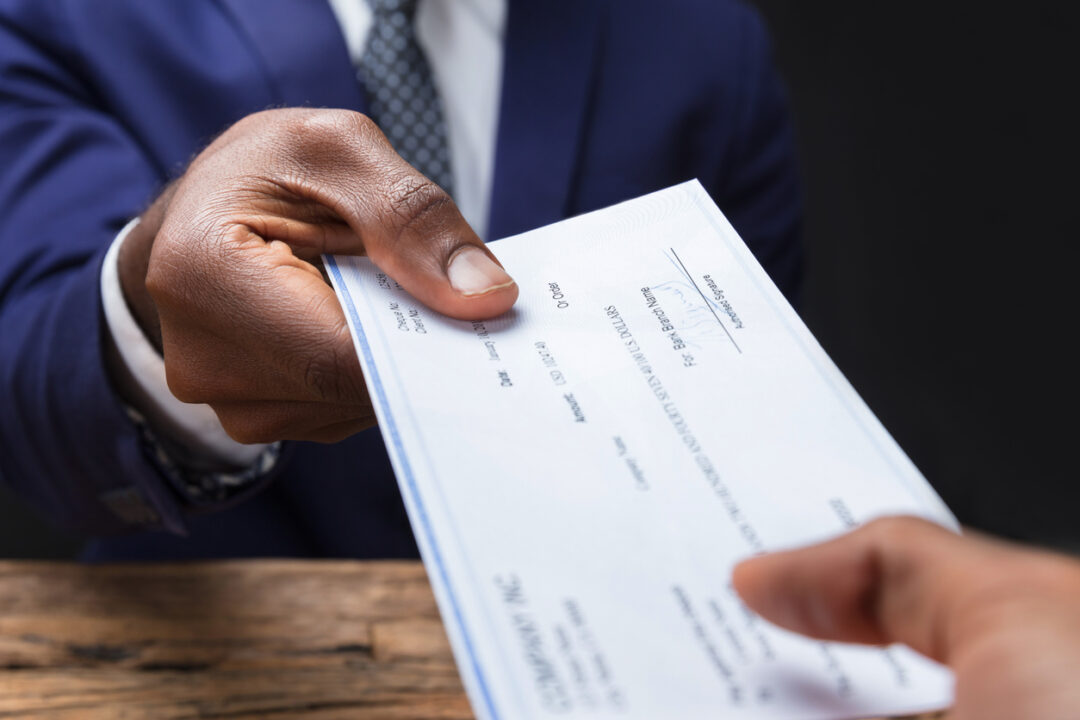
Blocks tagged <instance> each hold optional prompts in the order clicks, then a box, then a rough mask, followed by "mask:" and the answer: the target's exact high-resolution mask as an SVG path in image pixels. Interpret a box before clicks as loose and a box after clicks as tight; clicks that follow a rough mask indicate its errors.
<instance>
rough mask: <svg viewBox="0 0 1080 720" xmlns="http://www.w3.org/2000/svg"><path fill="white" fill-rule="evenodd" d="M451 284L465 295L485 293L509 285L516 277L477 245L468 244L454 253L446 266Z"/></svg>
mask: <svg viewBox="0 0 1080 720" xmlns="http://www.w3.org/2000/svg"><path fill="white" fill-rule="evenodd" d="M446 276H447V277H448V278H449V279H450V286H451V287H452V288H454V289H455V290H457V291H458V292H459V293H461V294H462V295H465V296H467V297H468V296H472V295H484V294H485V293H489V292H492V291H494V290H498V289H500V288H504V287H509V286H511V285H513V284H514V279H513V278H512V277H510V276H509V275H507V274H506V271H505V270H503V269H502V268H501V267H499V266H498V264H497V263H495V262H494V261H493V260H492V259H491V258H489V257H488V256H487V254H486V253H485V252H484V251H483V250H481V249H480V248H478V247H476V246H475V245H466V246H465V247H463V248H462V249H461V250H458V251H457V252H456V253H454V256H453V257H452V258H450V264H449V265H448V266H447V268H446Z"/></svg>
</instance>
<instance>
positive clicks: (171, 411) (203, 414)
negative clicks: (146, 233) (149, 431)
mask: <svg viewBox="0 0 1080 720" xmlns="http://www.w3.org/2000/svg"><path fill="white" fill-rule="evenodd" d="M138 224H139V218H135V219H134V220H132V221H131V222H129V223H128V224H127V225H125V226H124V229H123V230H121V231H120V233H119V234H118V235H117V236H116V238H115V239H114V240H113V243H112V246H110V247H109V252H108V253H107V254H106V255H105V263H104V265H102V266H101V301H102V304H103V306H104V309H105V323H106V325H108V328H109V333H110V334H111V335H112V337H113V341H114V342H115V343H116V347H117V349H118V350H119V352H120V357H121V359H122V360H123V362H124V365H126V366H127V369H128V371H129V372H130V373H131V375H132V377H133V378H134V379H135V382H136V383H137V384H138V385H139V387H140V388H141V389H142V390H143V393H144V396H145V398H146V401H147V402H149V403H150V404H151V405H152V407H148V408H136V409H137V410H139V411H141V412H142V413H143V414H144V415H147V414H150V415H152V416H156V417H162V418H164V419H165V420H167V421H168V422H169V423H170V427H169V428H168V432H169V435H170V436H171V437H173V438H174V439H175V440H177V441H179V442H180V444H181V445H183V446H184V447H186V448H187V449H189V450H190V451H192V452H193V453H195V454H197V455H205V456H206V457H207V459H210V460H215V461H221V462H222V463H228V464H230V465H234V466H241V467H244V466H248V465H251V464H252V463H254V462H255V461H256V460H257V459H258V457H259V456H260V454H262V452H263V451H264V450H266V448H267V447H268V446H267V445H244V444H241V443H238V442H236V441H235V440H233V439H232V438H231V437H229V435H228V433H226V432H225V428H223V427H222V426H221V421H219V420H218V417H217V414H215V413H214V411H213V409H211V407H210V406H209V405H196V404H190V403H184V402H180V401H179V400H177V399H176V397H175V396H173V394H172V393H171V392H170V391H169V385H168V383H167V382H166V380H165V361H164V360H163V359H162V358H161V356H160V355H158V352H157V350H155V349H154V346H153V345H151V344H150V341H149V340H147V339H146V336H145V335H144V334H143V331H142V328H140V327H139V324H138V323H137V322H136V321H135V317H134V316H133V315H132V314H131V310H130V309H129V308H128V305H127V301H126V300H125V299H124V291H123V289H122V288H121V287H120V271H119V267H118V264H117V263H118V258H119V254H120V245H121V244H123V242H124V239H125V238H126V237H127V236H128V233H130V232H131V230H132V228H134V227H135V226H136V225H138Z"/></svg>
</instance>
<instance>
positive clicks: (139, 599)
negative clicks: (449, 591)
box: [0, 561, 473, 720]
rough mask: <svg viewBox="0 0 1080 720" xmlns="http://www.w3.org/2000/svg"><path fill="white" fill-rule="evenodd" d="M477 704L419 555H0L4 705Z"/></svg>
mask: <svg viewBox="0 0 1080 720" xmlns="http://www.w3.org/2000/svg"><path fill="white" fill-rule="evenodd" d="M300 717H303V718H308V719H311V720H323V719H327V718H364V719H368V718H393V719H396V720H410V719H413V718H416V719H419V718H424V719H432V720H434V719H447V718H472V717H473V715H472V712H471V711H470V709H469V704H468V701H467V700H466V698H465V693H464V691H463V689H462V686H461V682H460V679H459V678H458V674H457V670H456V668H455V665H454V661H453V658H452V656H451V654H450V647H449V645H448V643H447V640H446V635H445V633H444V632H443V627H442V624H441V622H440V621H439V616H438V612H437V610H436V607H435V599H434V597H433V596H432V593H431V588H430V587H429V585H428V582H427V576H426V575H425V574H424V569H423V566H421V565H420V564H419V563H413V562H337V561H334V562H329V561H228V562H214V563H195V564H184V565H168V564H164V565H121V566H104V567H87V566H81V565H74V564H67V563H26V562H2V561H0V718H48V719H49V720H60V719H63V720H75V719H76V718H78V719H79V720H83V719H85V718H90V719H98V718H117V719H119V718H124V719H128V718H166V719H170V720H171V719H174V718H176V719H178V718H230V719H246V718H273V719H275V720H279V719H284V718H300Z"/></svg>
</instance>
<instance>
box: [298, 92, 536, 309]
mask: <svg viewBox="0 0 1080 720" xmlns="http://www.w3.org/2000/svg"><path fill="white" fill-rule="evenodd" d="M331 119H333V118H331ZM345 119H346V120H347V122H346V123H345V128H346V133H345V136H346V139H345V141H341V140H340V137H339V142H337V143H335V144H331V145H330V147H332V148H337V149H338V152H337V153H336V154H335V155H334V156H333V157H332V158H331V160H327V159H326V157H325V152H320V153H319V159H318V160H317V161H315V162H316V163H317V164H321V165H323V166H332V167H333V171H331V172H330V173H327V175H333V176H334V181H336V182H331V185H334V186H336V187H335V191H334V192H323V193H322V194H323V199H324V201H326V203H327V204H328V205H330V206H331V207H332V208H333V209H334V210H336V211H337V212H338V214H339V215H340V216H341V218H342V219H343V220H344V221H345V223H346V224H347V225H348V226H349V228H350V229H351V230H352V231H353V233H355V236H356V237H358V238H359V239H360V242H361V245H362V252H363V253H364V254H366V255H367V256H368V257H370V258H371V260H372V262H374V263H375V264H376V265H377V266H378V267H379V268H380V269H381V270H383V271H384V272H385V273H386V274H387V275H389V276H390V277H392V278H393V279H394V280H395V281H397V282H398V283H399V284H400V285H401V286H402V287H403V288H404V289H405V290H406V291H408V292H409V293H410V294H411V295H412V296H413V297H415V298H416V299H418V300H419V301H420V302H422V303H424V304H425V305H427V306H428V307H430V308H432V309H434V310H437V311H439V312H441V313H443V314H444V315H449V316H451V317H455V318H459V319H464V320H480V319H484V318H490V317H494V316H496V315H500V314H502V313H504V312H506V311H507V310H509V309H510V307H511V306H512V305H513V304H514V301H515V300H517V296H518V287H517V284H516V283H515V282H514V280H513V278H511V277H510V275H509V274H508V273H507V272H506V271H505V270H504V269H503V267H502V265H501V264H500V263H499V262H498V260H496V259H495V256H494V255H493V254H492V253H491V251H490V250H488V249H487V246H485V245H484V242H483V241H482V240H481V239H480V238H479V237H478V236H477V234H476V233H475V232H474V231H473V229H472V228H471V227H470V226H469V224H468V223H467V222H465V218H464V217H462V215H461V212H460V211H459V210H458V207H457V205H455V204H454V201H453V200H452V199H451V198H450V196H449V195H448V194H447V193H446V192H444V191H443V189H442V188H440V187H439V186H438V185H436V184H435V183H433V182H432V181H431V180H429V179H428V178H426V177H424V175H423V174H422V173H420V172H419V171H418V170H416V169H415V168H414V167H412V166H411V165H410V164H409V163H408V162H406V161H405V160H404V159H403V158H402V157H401V156H400V155H398V154H397V153H396V152H395V151H394V149H393V148H392V147H391V145H390V143H389V141H388V140H387V139H386V136H384V135H383V134H382V132H381V131H380V130H379V129H378V127H376V126H375V124H374V123H373V122H372V121H371V120H370V119H369V118H366V117H364V116H362V115H359V114H356V113H352V114H348V115H346V116H345ZM321 150H322V148H321V147H320V151H321ZM324 177H325V176H324ZM320 249H321V251H323V252H346V253H350V252H353V253H355V252H357V250H359V248H356V247H355V246H354V247H349V246H348V244H347V243H346V244H344V245H338V246H337V247H333V246H332V245H327V246H324V247H322V248H320Z"/></svg>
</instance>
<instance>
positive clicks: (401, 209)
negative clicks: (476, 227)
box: [386, 173, 454, 236]
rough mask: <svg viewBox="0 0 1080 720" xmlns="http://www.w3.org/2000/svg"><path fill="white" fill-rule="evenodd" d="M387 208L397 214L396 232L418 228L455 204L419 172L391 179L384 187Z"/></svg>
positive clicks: (399, 233)
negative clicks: (385, 187) (392, 180)
mask: <svg viewBox="0 0 1080 720" xmlns="http://www.w3.org/2000/svg"><path fill="white" fill-rule="evenodd" d="M386 204H387V209H388V210H389V211H390V212H391V213H392V214H393V215H394V216H395V217H396V218H397V220H398V223H397V227H398V235H399V236H400V235H401V234H402V233H405V232H408V231H410V230H414V229H418V228H421V227H422V226H423V225H424V224H425V223H428V222H432V221H433V220H435V219H436V218H438V217H439V216H440V215H442V214H443V213H445V212H447V211H449V210H451V209H452V208H453V207H454V202H453V200H451V199H450V196H449V195H447V194H446V192H445V191H444V190H443V189H442V188H441V187H439V186H438V185H436V184H435V183H433V182H432V181H431V180H428V179H427V178H426V177H424V176H423V175H420V174H419V173H416V174H409V175H406V176H404V177H401V178H398V179H397V180H395V181H394V182H392V183H390V185H389V186H388V187H387V191H386Z"/></svg>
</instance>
